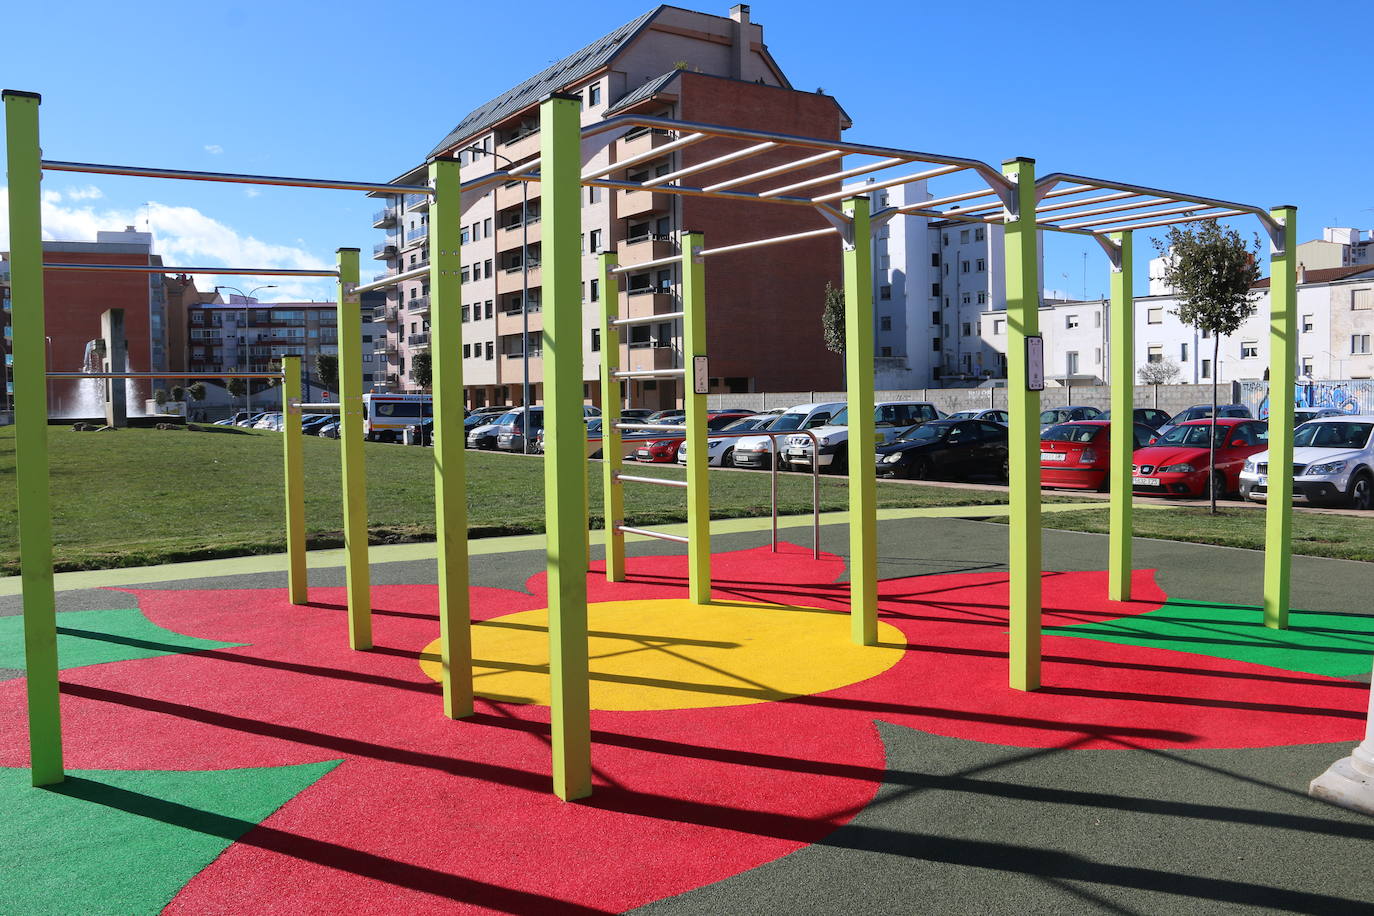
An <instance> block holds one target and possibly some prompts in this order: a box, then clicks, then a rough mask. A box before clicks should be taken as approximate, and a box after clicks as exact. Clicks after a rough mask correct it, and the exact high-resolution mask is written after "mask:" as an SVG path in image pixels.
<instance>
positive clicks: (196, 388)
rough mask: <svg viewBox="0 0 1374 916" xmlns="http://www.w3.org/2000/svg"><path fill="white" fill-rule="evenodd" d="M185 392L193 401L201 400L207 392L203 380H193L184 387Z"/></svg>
mask: <svg viewBox="0 0 1374 916" xmlns="http://www.w3.org/2000/svg"><path fill="white" fill-rule="evenodd" d="M186 393H187V394H189V395H190V396H191V400H193V401H203V400H205V396H206V395H207V394H209V392H208V391H207V390H206V388H205V383H204V382H194V383H192V384H191V385H190V387H188V388H187V389H186Z"/></svg>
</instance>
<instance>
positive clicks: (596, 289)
mask: <svg viewBox="0 0 1374 916" xmlns="http://www.w3.org/2000/svg"><path fill="white" fill-rule="evenodd" d="M589 288H590V289H591V296H592V299H591V301H592V302H600V301H601V281H600V280H592V281H591V283H590V286H589Z"/></svg>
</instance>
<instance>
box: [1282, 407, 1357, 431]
mask: <svg viewBox="0 0 1374 916" xmlns="http://www.w3.org/2000/svg"><path fill="white" fill-rule="evenodd" d="M1348 416H1350V411H1348V410H1341V409H1340V408H1339V407H1295V408H1293V425H1294V426H1295V427H1296V426H1301V425H1303V424H1304V423H1306V422H1307V421H1308V420H1320V419H1322V418H1323V417H1348Z"/></svg>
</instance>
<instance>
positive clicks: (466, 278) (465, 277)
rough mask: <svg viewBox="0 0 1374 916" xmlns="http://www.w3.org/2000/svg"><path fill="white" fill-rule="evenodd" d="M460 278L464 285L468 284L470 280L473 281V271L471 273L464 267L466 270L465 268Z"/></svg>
mask: <svg viewBox="0 0 1374 916" xmlns="http://www.w3.org/2000/svg"><path fill="white" fill-rule="evenodd" d="M460 277H461V281H462V282H463V283H466V282H468V281H469V280H471V279H472V276H471V271H470V270H469V269H468V268H466V267H464V268H463V272H462V274H461V275H460Z"/></svg>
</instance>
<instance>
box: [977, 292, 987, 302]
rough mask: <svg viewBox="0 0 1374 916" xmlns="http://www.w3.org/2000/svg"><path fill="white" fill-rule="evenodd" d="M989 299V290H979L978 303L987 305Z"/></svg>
mask: <svg viewBox="0 0 1374 916" xmlns="http://www.w3.org/2000/svg"><path fill="white" fill-rule="evenodd" d="M987 301H988V293H987V290H982V289H980V290H978V304H979V305H986V304H987Z"/></svg>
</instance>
